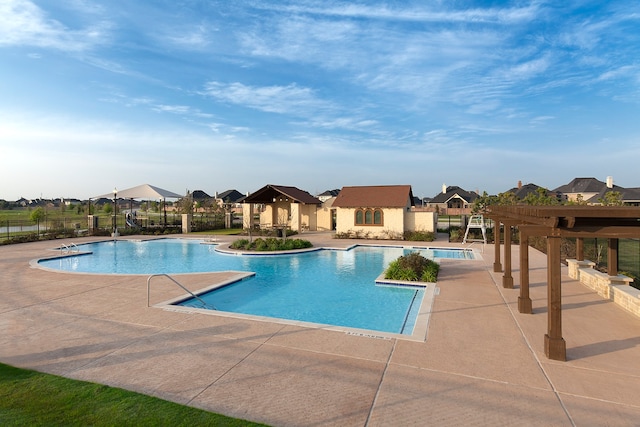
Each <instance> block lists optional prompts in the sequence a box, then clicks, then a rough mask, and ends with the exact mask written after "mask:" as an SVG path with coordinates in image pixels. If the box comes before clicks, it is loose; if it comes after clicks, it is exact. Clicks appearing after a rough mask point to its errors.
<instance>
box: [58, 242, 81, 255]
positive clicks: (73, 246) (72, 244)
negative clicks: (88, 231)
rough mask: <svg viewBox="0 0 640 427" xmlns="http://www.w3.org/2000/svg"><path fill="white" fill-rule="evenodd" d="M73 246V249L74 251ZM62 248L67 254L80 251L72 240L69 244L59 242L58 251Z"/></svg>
mask: <svg viewBox="0 0 640 427" xmlns="http://www.w3.org/2000/svg"><path fill="white" fill-rule="evenodd" d="M74 248H75V251H74ZM63 249H64V250H65V251H66V252H65V253H67V254H70V253H72V252H80V248H78V246H77V245H76V244H75V243H73V242H71V243H69V246H67V245H65V244H64V243H60V252H62V250H63Z"/></svg>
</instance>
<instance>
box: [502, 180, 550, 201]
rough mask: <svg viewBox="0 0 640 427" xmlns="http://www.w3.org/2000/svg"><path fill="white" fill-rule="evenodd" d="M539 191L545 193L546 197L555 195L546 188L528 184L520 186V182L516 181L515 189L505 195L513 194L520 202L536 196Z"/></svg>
mask: <svg viewBox="0 0 640 427" xmlns="http://www.w3.org/2000/svg"><path fill="white" fill-rule="evenodd" d="M541 189H542V190H543V191H544V192H545V194H546V195H547V196H550V195H552V194H553V196H556V195H557V193H554V192H552V191H549V190H547V189H546V188H544V187H540V186H539V185H536V184H531V183H529V184H525V185H522V181H518V185H517V187H513V188H512V189H510V190H507V191H506V192H505V193H513V194H514V195H515V197H516V199H517V200H518V201H522V200H524V199H526V198H527V197H529V196H530V195H531V196H537V195H538V192H539V191H541Z"/></svg>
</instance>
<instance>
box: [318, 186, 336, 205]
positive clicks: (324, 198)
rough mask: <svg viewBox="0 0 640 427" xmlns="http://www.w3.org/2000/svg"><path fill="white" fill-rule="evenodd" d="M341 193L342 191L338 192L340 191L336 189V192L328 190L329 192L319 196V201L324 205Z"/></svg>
mask: <svg viewBox="0 0 640 427" xmlns="http://www.w3.org/2000/svg"><path fill="white" fill-rule="evenodd" d="M339 193H340V190H338V189H336V190H327V191H324V192H322V193H320V194H318V199H319V200H320V201H321V202H322V203H324V202H326V201H327V200H329V199H330V198H332V197H336V196H337V195H338V194H339Z"/></svg>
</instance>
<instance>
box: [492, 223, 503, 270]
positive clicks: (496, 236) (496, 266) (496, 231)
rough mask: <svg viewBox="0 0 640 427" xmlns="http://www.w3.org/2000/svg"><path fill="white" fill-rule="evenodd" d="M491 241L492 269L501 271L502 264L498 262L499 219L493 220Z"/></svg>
mask: <svg viewBox="0 0 640 427" xmlns="http://www.w3.org/2000/svg"><path fill="white" fill-rule="evenodd" d="M493 243H494V244H493V247H494V260H493V271H494V272H495V273H499V272H501V271H502V264H500V221H499V220H498V219H496V220H494V221H493Z"/></svg>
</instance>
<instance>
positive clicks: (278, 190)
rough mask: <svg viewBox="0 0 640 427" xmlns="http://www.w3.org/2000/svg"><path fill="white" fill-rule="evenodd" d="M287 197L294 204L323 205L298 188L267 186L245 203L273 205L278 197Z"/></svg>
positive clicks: (245, 199)
mask: <svg viewBox="0 0 640 427" xmlns="http://www.w3.org/2000/svg"><path fill="white" fill-rule="evenodd" d="M280 196H285V197H287V198H289V199H291V201H292V202H297V203H303V204H310V205H321V204H322V202H321V201H320V200H319V199H318V198H316V197H313V196H312V195H311V194H309V193H307V192H306V191H303V190H300V189H299V188H297V187H287V186H284V185H271V184H268V185H265V186H264V187H262V188H261V189H260V190H258V191H256V192H255V193H253V194H250V195H249V196H247V197H245V198H244V199H243V200H242V202H243V203H273V199H274V198H276V197H280Z"/></svg>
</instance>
